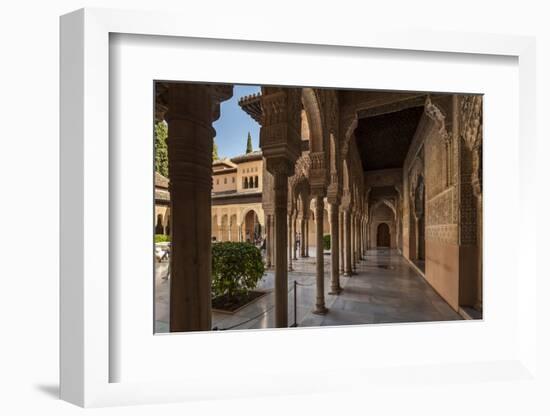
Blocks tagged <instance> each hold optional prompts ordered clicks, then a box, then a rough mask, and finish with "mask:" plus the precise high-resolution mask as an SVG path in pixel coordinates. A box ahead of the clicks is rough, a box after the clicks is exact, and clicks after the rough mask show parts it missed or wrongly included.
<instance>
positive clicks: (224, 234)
mask: <svg viewBox="0 0 550 416" xmlns="http://www.w3.org/2000/svg"><path fill="white" fill-rule="evenodd" d="M220 240H221V241H227V240H229V219H228V218H227V215H224V216H223V217H222V226H221V235H220Z"/></svg>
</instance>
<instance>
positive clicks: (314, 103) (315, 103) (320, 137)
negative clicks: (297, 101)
mask: <svg viewBox="0 0 550 416" xmlns="http://www.w3.org/2000/svg"><path fill="white" fill-rule="evenodd" d="M302 104H303V106H304V110H305V112H306V117H307V123H308V127H309V148H310V151H311V152H313V153H317V152H323V151H324V150H325V148H326V146H325V138H324V129H323V116H322V109H321V105H320V103H319V99H318V97H317V94H316V92H315V90H314V89H313V88H303V89H302Z"/></svg>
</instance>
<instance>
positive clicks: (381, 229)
mask: <svg viewBox="0 0 550 416" xmlns="http://www.w3.org/2000/svg"><path fill="white" fill-rule="evenodd" d="M390 244H391V239H390V227H389V225H388V224H386V223H385V222H383V223H380V224H378V230H377V231H376V246H377V247H382V248H389V247H390Z"/></svg>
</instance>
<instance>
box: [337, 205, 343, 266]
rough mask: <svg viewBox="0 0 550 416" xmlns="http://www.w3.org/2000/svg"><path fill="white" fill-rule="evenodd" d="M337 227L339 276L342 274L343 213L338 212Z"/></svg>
mask: <svg viewBox="0 0 550 416" xmlns="http://www.w3.org/2000/svg"><path fill="white" fill-rule="evenodd" d="M338 217H339V221H338V222H339V225H340V226H339V227H338V249H339V250H338V252H339V256H338V271H339V273H340V274H343V273H344V213H343V212H342V211H340V212H339V213H338Z"/></svg>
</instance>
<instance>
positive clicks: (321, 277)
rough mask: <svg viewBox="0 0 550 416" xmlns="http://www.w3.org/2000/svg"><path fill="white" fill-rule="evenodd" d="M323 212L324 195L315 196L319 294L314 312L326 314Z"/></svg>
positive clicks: (317, 285)
mask: <svg viewBox="0 0 550 416" xmlns="http://www.w3.org/2000/svg"><path fill="white" fill-rule="evenodd" d="M323 212H324V201H323V196H322V195H316V196H315V226H316V237H317V238H316V240H317V247H316V254H317V256H316V262H315V263H316V283H317V284H316V287H317V296H316V300H315V310H314V311H313V313H314V314H317V315H324V314H326V313H327V312H328V309H327V308H326V307H325V265H324V257H323Z"/></svg>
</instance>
